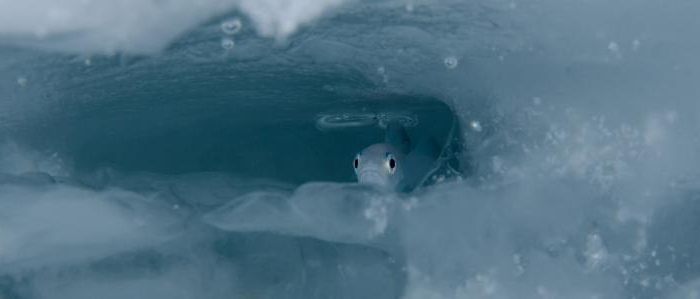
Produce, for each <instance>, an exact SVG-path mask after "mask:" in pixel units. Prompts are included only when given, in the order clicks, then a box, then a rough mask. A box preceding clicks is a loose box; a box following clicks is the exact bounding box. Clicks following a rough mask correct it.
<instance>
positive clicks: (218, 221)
mask: <svg viewBox="0 0 700 299" xmlns="http://www.w3.org/2000/svg"><path fill="white" fill-rule="evenodd" d="M397 202H398V197H396V195H394V194H390V193H380V192H378V191H375V190H374V189H371V188H368V187H366V186H360V185H356V184H337V183H309V184H306V185H303V186H301V187H299V188H298V189H297V190H296V191H294V192H293V193H292V194H289V193H286V192H251V193H248V194H246V195H243V196H241V197H238V198H236V199H234V200H233V201H232V202H230V203H229V204H227V205H225V206H224V207H222V208H220V209H218V210H216V211H214V212H212V213H210V214H208V215H206V216H205V217H204V219H205V222H208V223H210V224H211V225H213V226H215V227H218V228H220V229H223V230H228V231H237V232H272V233H278V234H285V235H292V236H300V237H312V238H316V239H320V240H325V241H331V242H341V243H356V244H368V245H372V244H377V245H379V244H380V243H381V242H382V240H384V239H385V237H387V235H388V234H387V232H388V230H389V229H390V228H391V224H392V220H393V219H394V218H395V214H396V211H397V210H396V209H395V207H396V203H397Z"/></svg>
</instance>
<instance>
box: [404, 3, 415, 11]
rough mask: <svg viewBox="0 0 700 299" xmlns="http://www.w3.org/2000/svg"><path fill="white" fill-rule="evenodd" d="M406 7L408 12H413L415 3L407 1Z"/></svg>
mask: <svg viewBox="0 0 700 299" xmlns="http://www.w3.org/2000/svg"><path fill="white" fill-rule="evenodd" d="M404 8H405V9H406V12H413V10H414V7H413V3H411V2H409V3H406V6H405V7H404Z"/></svg>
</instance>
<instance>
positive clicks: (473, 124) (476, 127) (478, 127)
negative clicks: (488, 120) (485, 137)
mask: <svg viewBox="0 0 700 299" xmlns="http://www.w3.org/2000/svg"><path fill="white" fill-rule="evenodd" d="M469 127H470V128H472V130H474V131H476V132H481V130H482V128H481V124H480V123H479V122H478V121H476V120H472V121H471V122H470V123H469Z"/></svg>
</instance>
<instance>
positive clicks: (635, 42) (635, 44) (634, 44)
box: [632, 39, 642, 51]
mask: <svg viewBox="0 0 700 299" xmlns="http://www.w3.org/2000/svg"><path fill="white" fill-rule="evenodd" d="M641 45H642V42H640V41H639V40H638V39H635V40H633V41H632V50H634V51H637V50H639V46H641Z"/></svg>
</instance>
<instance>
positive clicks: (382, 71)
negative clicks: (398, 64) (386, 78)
mask: <svg viewBox="0 0 700 299" xmlns="http://www.w3.org/2000/svg"><path fill="white" fill-rule="evenodd" d="M377 74H380V75H384V74H386V69H385V68H384V67H383V66H380V67H378V68H377Z"/></svg>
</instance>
